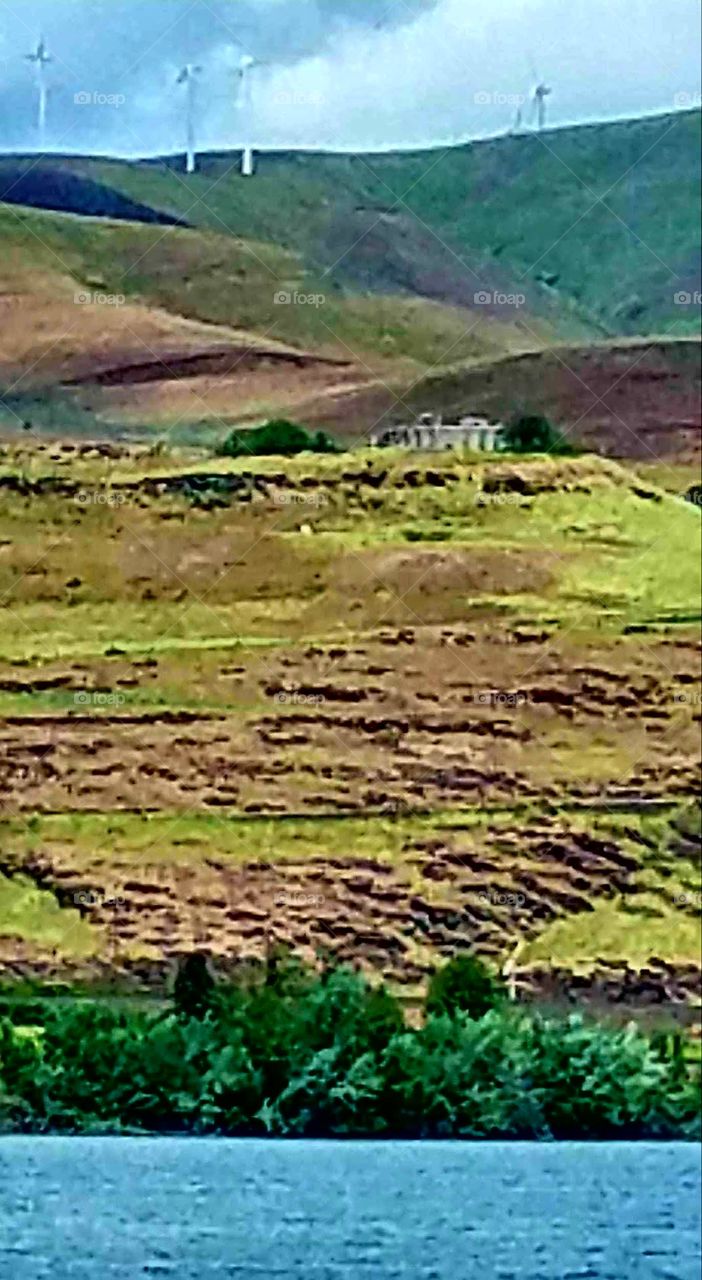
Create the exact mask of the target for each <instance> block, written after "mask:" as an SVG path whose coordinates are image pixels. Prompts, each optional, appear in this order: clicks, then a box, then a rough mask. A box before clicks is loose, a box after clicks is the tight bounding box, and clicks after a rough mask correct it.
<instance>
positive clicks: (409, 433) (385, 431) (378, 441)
mask: <svg viewBox="0 0 702 1280" xmlns="http://www.w3.org/2000/svg"><path fill="white" fill-rule="evenodd" d="M504 429H505V428H504V424H503V423H501V422H491V421H490V420H489V419H488V418H478V417H474V416H472V415H468V416H467V417H465V418H461V420H460V421H459V422H456V423H452V422H444V421H443V419H442V417H441V416H440V415H436V414H432V413H423V414H422V415H421V417H419V418H418V419H417V421H416V422H415V423H413V424H412V425H411V426H405V425H400V426H394V427H381V428H378V430H377V431H373V432H371V436H370V442H371V444H372V445H374V446H375V447H377V448H388V447H389V446H391V445H400V446H403V447H404V448H406V449H474V450H476V451H477V452H482V453H494V452H495V450H496V448H497V446H498V443H499V438H500V433H501V432H502V431H504Z"/></svg>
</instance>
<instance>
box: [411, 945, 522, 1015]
mask: <svg viewBox="0 0 702 1280" xmlns="http://www.w3.org/2000/svg"><path fill="white" fill-rule="evenodd" d="M504 996H505V992H504V989H503V987H502V984H501V983H500V982H499V981H498V980H497V978H495V977H494V976H493V974H492V973H491V972H490V970H489V969H488V968H487V966H486V965H485V964H483V961H482V960H479V959H478V957H477V956H473V955H470V954H469V953H467V952H464V953H463V954H462V955H459V956H454V957H453V959H452V960H449V962H448V964H445V965H444V967H443V969H437V970H436V972H435V973H434V974H433V975H432V978H431V981H430V983H429V990H428V992H427V998H426V1004H425V1008H426V1012H427V1014H428V1015H430V1016H431V1015H436V1014H442V1013H447V1014H449V1016H453V1015H454V1014H456V1013H467V1014H468V1016H469V1017H470V1018H482V1017H483V1016H484V1014H486V1013H489V1011H490V1009H495V1008H496V1007H497V1005H498V1004H500V1003H501V1002H502V1000H503V999H504Z"/></svg>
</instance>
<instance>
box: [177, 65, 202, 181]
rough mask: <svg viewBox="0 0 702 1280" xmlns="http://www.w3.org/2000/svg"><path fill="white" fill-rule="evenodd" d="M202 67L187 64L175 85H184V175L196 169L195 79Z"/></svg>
mask: <svg viewBox="0 0 702 1280" xmlns="http://www.w3.org/2000/svg"><path fill="white" fill-rule="evenodd" d="M201 71H202V67H196V66H194V65H193V63H192V62H189V63H187V65H186V66H184V67H183V70H182V71H181V73H180V75H179V76H178V79H177V80H176V84H184V85H185V139H186V141H185V148H186V160H185V169H186V173H195V170H196V168H197V152H196V142H195V106H196V102H195V99H196V91H197V77H198V76H199V75H200V73H201Z"/></svg>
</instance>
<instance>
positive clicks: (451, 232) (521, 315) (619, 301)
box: [0, 112, 700, 439]
mask: <svg viewBox="0 0 702 1280" xmlns="http://www.w3.org/2000/svg"><path fill="white" fill-rule="evenodd" d="M699 126H700V117H699V113H696V112H689V113H679V114H677V115H675V116H664V117H658V118H655V119H645V120H638V121H628V122H623V123H618V124H607V125H599V126H589V127H581V128H575V129H564V130H558V131H554V132H552V133H548V134H546V135H544V136H543V137H540V136H525V137H509V138H503V139H498V140H495V141H492V142H486V143H478V144H474V145H470V146H463V147H454V148H449V149H447V150H445V151H441V152H439V151H437V152H426V153H407V154H389V155H376V156H341V155H321V154H320V155H316V154H312V155H311V154H281V155H264V156H261V157H260V164H259V172H258V174H257V177H256V179H255V180H254V181H248V180H245V179H242V178H241V177H240V176H239V174H238V172H237V158H236V156H233V155H231V154H223V155H207V156H203V157H202V159H201V170H200V172H199V173H198V174H197V175H195V176H192V177H191V176H187V175H185V174H184V173H183V172H181V171H180V168H181V167H182V166H180V165H179V163H178V162H176V161H173V160H171V161H169V160H164V161H150V162H142V163H127V162H118V161H105V160H91V159H89V158H85V159H76V158H67V157H51V159H50V160H49V159H47V160H44V161H41V160H40V161H37V160H36V158H34V159H30V158H27V157H4V158H3V159H1V160H0V196H1V195H2V193H3V192H4V193H5V197H6V199H7V200H8V201H18V202H19V201H21V200H22V199H24V200H26V201H27V202H30V203H31V204H32V205H34V206H35V205H37V204H40V203H44V204H46V205H47V206H50V207H53V208H55V209H60V210H62V211H63V212H61V213H57V212H51V211H45V210H41V209H37V208H31V209H27V208H24V207H22V205H21V204H20V203H17V204H12V203H6V204H4V205H2V204H0V242H1V243H2V247H3V255H2V261H1V263H0V321H1V322H2V323H3V331H4V334H5V335H6V336H5V339H4V342H3V348H2V350H0V391H3V392H4V394H3V396H2V399H3V401H4V404H5V408H4V410H3V420H4V423H5V425H6V426H9V427H11V426H12V425H14V426H17V424H18V422H20V421H23V420H30V421H31V422H32V424H33V425H34V426H37V427H41V426H42V425H47V426H51V424H52V423H53V424H56V423H59V424H60V423H64V424H68V422H69V420H70V419H71V418H73V420H74V422H75V424H76V427H79V426H80V424H83V429H84V430H85V431H87V432H88V433H90V430H91V427H92V431H93V434H95V432H96V431H97V432H99V431H100V429H101V428H100V425H99V424H102V430H105V429H107V428H109V429H112V428H113V427H114V428H118V427H119V426H120V424H126V425H127V426H128V427H129V429H131V430H134V431H141V432H144V431H147V432H148V431H149V430H150V428H151V427H156V428H158V427H160V426H164V427H167V428H169V429H176V431H177V432H178V433H179V434H180V436H181V438H184V439H188V438H192V439H200V438H210V437H211V436H212V435H213V434H215V432H216V431H217V430H218V431H219V434H221V431H222V428H223V425H224V424H226V423H227V422H233V421H234V422H240V421H249V420H251V421H255V420H259V419H260V418H262V417H265V416H267V415H270V414H276V413H280V412H285V413H287V414H289V415H297V416H301V415H304V414H309V415H310V416H311V418H313V419H314V420H315V421H319V420H322V419H324V418H325V416H327V415H328V417H329V421H330V422H331V423H332V424H334V423H338V424H339V425H340V428H341V431H342V434H343V433H344V432H345V433H346V434H347V435H349V434H354V433H357V426H356V418H357V417H358V415H357V414H356V413H355V407H358V408H359V409H360V415H361V418H363V419H365V420H364V421H363V422H362V429H366V428H367V427H368V425H369V422H370V421H373V420H374V418H373V417H370V418H368V411H369V407H371V406H372V408H370V411H371V412H374V411H375V405H376V404H378V405H379V406H380V408H379V411H378V413H376V417H377V416H380V415H382V414H384V413H385V412H386V409H387V405H388V398H387V395H386V396H385V397H384V394H383V389H384V388H387V389H388V391H389V394H390V396H391V400H392V402H393V403H395V404H397V403H398V401H399V404H400V405H401V406H402V409H403V411H404V410H405V409H407V408H408V407H410V406H411V405H412V404H413V403H414V402H415V401H417V399H418V397H419V396H421V394H422V389H423V388H424V389H426V388H430V389H431V392H432V394H434V392H435V391H436V389H437V387H439V386H440V385H441V387H442V390H441V391H440V394H439V398H440V400H441V401H442V403H443V401H444V400H448V399H450V397H449V396H445V395H444V390H445V384H443V383H441V376H442V373H443V371H444V370H449V371H450V370H452V369H453V368H454V367H455V366H460V365H462V364H469V365H471V366H473V365H476V366H479V367H482V366H489V365H491V364H492V362H493V361H496V360H498V361H499V360H500V359H501V358H502V357H504V356H507V355H515V356H518V355H521V354H528V353H534V352H539V351H541V350H544V349H546V348H549V349H550V348H552V347H553V346H554V344H555V345H559V344H566V346H567V345H570V347H573V346H574V344H583V343H590V342H592V341H593V340H602V339H603V338H606V337H608V336H609V337H611V338H614V339H615V340H616V339H617V338H618V337H621V336H622V335H628V334H635V333H655V334H656V335H657V336H659V337H660V336H661V335H669V336H671V337H675V338H679V337H684V336H686V335H691V334H693V333H694V332H695V329H696V326H697V325H698V322H699V307H698V306H696V305H695V303H694V295H695V291H696V290H699V287H700V283H699V258H700V233H699V214H698V201H699V183H698V174H699V146H698V143H699ZM71 209H72V210H74V212H75V213H77V214H83V215H90V216H77V217H76V216H72V215H71V213H70V212H67V211H68V210H71ZM105 213H109V214H110V218H111V220H109V219H108V218H106V217H104V216H99V217H98V216H96V214H101V215H104V214H105ZM130 219H131V220H130ZM134 219H136V220H134ZM170 224H173V225H170ZM186 224H187V225H186ZM85 294H87V295H88V296H89V298H90V299H91V300H92V299H95V298H96V297H97V298H98V299H103V298H104V297H105V296H108V297H115V296H117V297H119V298H121V299H122V303H121V304H120V305H119V306H112V307H110V306H109V305H105V304H104V303H103V302H102V301H100V302H94V301H90V302H88V303H87V304H86V303H85V302H79V303H78V304H77V303H76V301H75V299H76V296H78V297H82V296H83V295H85ZM281 295H283V297H288V298H291V299H292V301H289V302H283V303H281V301H280V296H281ZM484 295H487V296H488V298H489V301H488V302H487V303H486V302H485V301H484V300H483V298H484ZM515 295H518V296H519V297H520V299H522V301H520V304H519V305H514V304H513V302H511V301H509V299H511V298H514V296H515ZM680 295H682V296H683V297H685V296H689V297H690V298H691V299H692V301H691V302H690V303H684V302H683V303H680V302H676V301H675V298H676V296H680ZM311 297H313V298H314V299H315V301H314V302H310V301H309V299H310V298H311ZM300 298H302V299H303V301H299V299H300ZM295 299H298V301H295ZM476 299H477V300H476ZM276 344H279V350H284V349H286V348H293V349H295V350H298V351H301V352H303V353H304V354H305V356H306V357H309V360H306V361H305V362H304V363H303V364H302V365H298V366H294V365H291V364H290V362H289V361H288V362H287V364H285V363H284V362H281V361H280V360H278V361H276V360H275V359H273V356H272V354H271V353H274V352H275V350H276ZM249 348H253V349H254V351H256V352H259V353H260V352H264V353H269V354H271V358H270V359H269V358H264V357H263V356H261V358H259V359H258V360H257V361H256V362H255V363H256V367H255V368H251V361H244V365H243V367H242V353H243V352H244V351H248V349H249ZM224 350H229V351H230V352H231V355H232V362H231V376H230V377H225V376H224V371H223V369H222V368H221V367H220V368H219V370H218V377H217V380H216V382H215V380H214V379H213V378H209V379H206V378H204V379H203V378H195V377H194V376H193V371H192V370H188V369H187V367H186V366H185V365H184V364H183V358H184V357H189V356H192V355H193V354H195V353H197V352H206V353H211V352H212V351H217V352H219V353H221V352H222V351H224ZM318 357H322V358H323V359H327V360H328V359H331V360H333V361H335V362H336V363H335V364H334V365H332V366H328V367H327V369H326V372H324V371H323V370H322V368H321V367H320V366H318V367H316V368H315V365H314V361H315V358H318ZM138 361H141V362H143V363H145V364H148V363H152V364H154V363H157V362H161V365H162V366H163V378H162V379H161V381H160V384H159V385H158V386H156V387H152V388H151V389H150V390H148V391H144V389H143V388H142V387H139V388H138V389H135V388H134V386H133V383H134V381H135V379H134V378H130V377H124V379H122V381H123V383H124V386H123V387H122V389H121V390H119V389H118V390H112V391H111V392H105V391H100V392H98V391H97V390H95V389H93V391H92V392H90V393H83V392H81V393H80V394H78V393H74V394H72V395H71V396H68V395H67V393H66V392H65V391H61V392H56V388H57V387H58V386H59V385H60V384H61V383H62V382H64V381H75V380H76V379H78V380H83V381H84V382H85V383H87V384H90V383H91V381H92V382H94V381H95V379H94V377H93V376H92V375H94V374H96V373H100V372H101V371H103V370H105V369H106V368H110V367H113V368H115V369H117V370H119V369H120V368H121V367H122V366H123V365H126V366H131V365H133V364H134V363H135V362H138ZM342 369H343V370H345V371H344V372H340V371H341V370H342ZM497 372H498V376H501V378H502V386H503V388H504V387H509V385H510V373H511V370H510V367H509V366H508V365H505V366H501V367H500V366H498V370H497ZM437 373H438V381H437V376H436V375H437ZM186 375H187V376H186ZM113 381H117V382H118V381H119V378H116V379H113ZM537 381H538V379H537ZM20 383H21V386H19V384H20ZM415 386H417V387H418V388H419V391H418V392H417V394H414V388H415ZM49 392H51V395H49V394H48V393H49ZM34 393H38V394H34ZM498 398H499V397H498ZM555 399H556V402H558V396H556V397H555ZM501 411H504V410H503V409H501Z"/></svg>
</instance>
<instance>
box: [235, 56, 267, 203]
mask: <svg viewBox="0 0 702 1280" xmlns="http://www.w3.org/2000/svg"><path fill="white" fill-rule="evenodd" d="M260 65H261V63H259V62H257V60H256V58H252V57H251V54H249V53H245V54H244V56H243V57H242V59H241V61H240V63H239V73H238V74H239V94H238V103H239V106H240V107H241V109H242V114H243V117H244V139H247V138H248V141H246V140H245V141H244V145H243V147H242V151H241V174H242V177H244V178H252V177H253V173H254V152H253V141H252V135H251V131H252V129H253V87H252V84H251V73H252V71H253V69H254V67H258V66H260Z"/></svg>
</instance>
